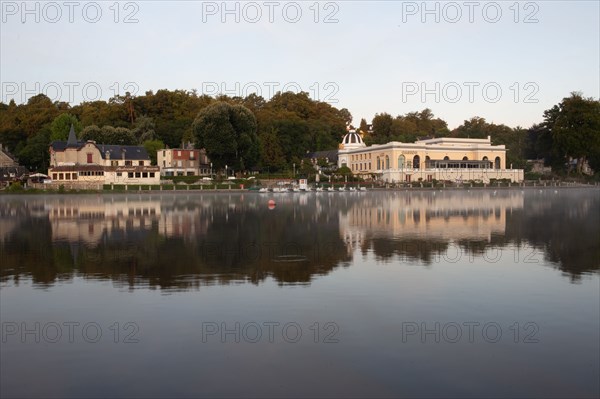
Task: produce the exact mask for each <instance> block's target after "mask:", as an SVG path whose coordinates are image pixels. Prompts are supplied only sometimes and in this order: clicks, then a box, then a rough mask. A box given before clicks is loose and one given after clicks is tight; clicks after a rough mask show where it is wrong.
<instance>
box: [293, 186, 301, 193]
mask: <svg viewBox="0 0 600 399" xmlns="http://www.w3.org/2000/svg"><path fill="white" fill-rule="evenodd" d="M292 191H293V192H295V193H299V192H300V189H299V188H298V187H294V188H293V189H292Z"/></svg>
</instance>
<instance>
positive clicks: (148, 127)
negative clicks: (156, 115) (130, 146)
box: [132, 116, 157, 144]
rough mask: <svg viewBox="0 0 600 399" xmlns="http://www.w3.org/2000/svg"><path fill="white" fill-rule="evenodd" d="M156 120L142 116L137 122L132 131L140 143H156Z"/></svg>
mask: <svg viewBox="0 0 600 399" xmlns="http://www.w3.org/2000/svg"><path fill="white" fill-rule="evenodd" d="M154 129H155V125H154V120H153V119H152V118H150V117H148V116H140V117H139V118H137V120H136V121H135V127H134V128H133V130H132V133H133V135H134V136H135V138H136V139H137V141H138V143H140V144H141V143H145V142H146V141H154V140H156V138H157V135H156V132H155V130H154Z"/></svg>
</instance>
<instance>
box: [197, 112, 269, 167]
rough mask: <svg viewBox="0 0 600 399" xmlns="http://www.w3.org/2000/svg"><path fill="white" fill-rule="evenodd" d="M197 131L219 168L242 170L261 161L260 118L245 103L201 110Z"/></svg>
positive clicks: (200, 142) (209, 155)
mask: <svg viewBox="0 0 600 399" xmlns="http://www.w3.org/2000/svg"><path fill="white" fill-rule="evenodd" d="M193 130H194V132H195V135H196V142H197V144H198V145H199V146H200V147H203V148H204V149H206V154H207V155H208V157H209V158H210V159H211V161H212V162H213V164H214V166H215V167H216V168H217V169H220V168H224V167H225V165H229V166H230V167H233V168H234V169H235V170H240V169H242V167H245V168H246V167H252V166H253V165H254V164H255V162H256V161H257V157H258V152H259V151H258V150H259V148H258V138H257V135H256V130H257V123H256V117H255V116H254V114H253V113H252V112H251V111H250V110H249V109H248V108H246V107H244V106H243V105H231V104H228V103H226V102H222V101H220V102H216V103H213V104H211V105H209V106H208V107H206V108H204V109H203V110H201V111H200V112H199V113H198V116H197V117H196V120H195V121H194V124H193Z"/></svg>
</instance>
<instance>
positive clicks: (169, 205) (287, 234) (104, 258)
mask: <svg viewBox="0 0 600 399" xmlns="http://www.w3.org/2000/svg"><path fill="white" fill-rule="evenodd" d="M315 201H316V197H313V198H312V199H311V198H308V197H305V198H304V199H302V200H300V199H299V198H293V197H289V198H282V199H281V201H280V206H278V207H277V208H276V209H275V210H273V211H271V210H269V209H268V207H267V203H266V198H265V197H263V196H260V197H259V196H257V195H250V196H249V195H246V196H239V195H232V196H228V195H205V196H198V195H195V196H182V195H167V196H164V197H163V198H162V199H161V198H158V197H156V198H152V197H146V196H143V197H141V198H140V199H137V200H135V199H132V198H131V196H130V197H123V198H118V197H117V200H116V201H115V198H114V197H106V198H103V197H99V198H87V197H85V198H84V197H79V198H77V197H66V198H60V199H58V198H57V199H53V200H50V201H46V202H44V201H41V202H40V201H38V200H37V199H35V200H33V201H30V202H28V203H25V202H24V201H23V202H14V203H8V202H0V208H1V211H0V215H2V212H5V213H7V212H8V213H10V212H12V213H14V212H15V209H18V212H19V215H18V217H17V218H16V220H18V226H16V227H14V228H12V230H11V231H6V232H5V234H4V235H3V236H0V242H1V243H0V256H2V259H3V260H4V261H3V262H2V265H1V266H0V277H1V278H2V280H5V281H6V280H7V279H11V278H12V279H14V280H15V281H18V280H19V279H20V278H21V277H23V276H27V277H31V279H32V280H33V281H34V283H36V284H40V285H49V284H52V283H54V282H55V281H58V280H61V279H72V278H74V277H84V278H94V279H110V280H112V281H114V282H115V283H116V284H118V285H120V286H129V287H134V286H150V287H160V288H165V289H188V288H192V287H199V286H201V285H210V284H227V283H234V282H238V281H250V282H253V283H258V282H260V281H262V280H264V279H266V278H268V277H272V278H274V279H275V280H276V281H278V282H279V283H281V284H288V283H293V284H305V283H308V282H310V281H311V279H312V278H313V276H316V275H323V274H327V273H329V272H330V271H331V270H332V269H333V268H335V267H337V266H340V265H347V264H349V261H350V259H351V258H350V255H349V254H348V253H347V252H346V248H345V246H344V244H343V242H342V240H341V238H340V235H339V222H338V219H337V212H336V210H335V209H332V208H331V206H332V204H329V203H320V204H318V205H317V204H316V203H315ZM285 202H292V203H289V204H286V203H285ZM32 207H37V208H38V209H39V208H41V209H42V211H41V212H39V211H38V212H37V213H34V212H32ZM84 215H87V216H85V217H84ZM3 220H4V219H3ZM1 222H2V221H0V223H1Z"/></svg>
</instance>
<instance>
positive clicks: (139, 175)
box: [52, 170, 156, 180]
mask: <svg viewBox="0 0 600 399" xmlns="http://www.w3.org/2000/svg"><path fill="white" fill-rule="evenodd" d="M123 175H124V173H123V172H117V177H123ZM79 176H82V177H83V176H86V177H89V176H104V171H101V170H93V171H83V172H79ZM155 177H156V173H155V172H128V173H127V178H129V179H133V178H136V179H148V178H150V179H154V178H155ZM52 180H78V173H77V172H67V173H58V172H57V173H52Z"/></svg>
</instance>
